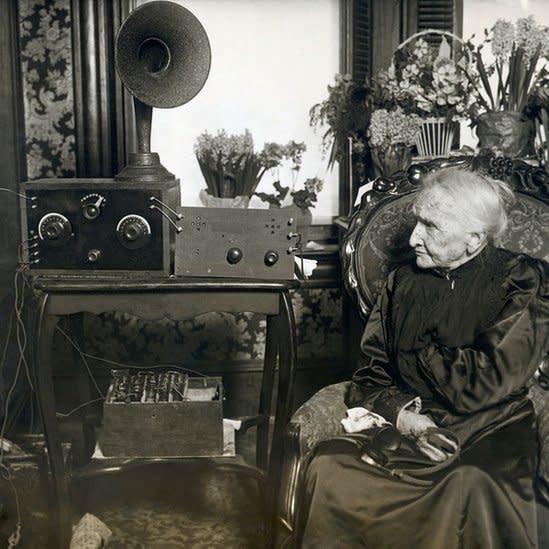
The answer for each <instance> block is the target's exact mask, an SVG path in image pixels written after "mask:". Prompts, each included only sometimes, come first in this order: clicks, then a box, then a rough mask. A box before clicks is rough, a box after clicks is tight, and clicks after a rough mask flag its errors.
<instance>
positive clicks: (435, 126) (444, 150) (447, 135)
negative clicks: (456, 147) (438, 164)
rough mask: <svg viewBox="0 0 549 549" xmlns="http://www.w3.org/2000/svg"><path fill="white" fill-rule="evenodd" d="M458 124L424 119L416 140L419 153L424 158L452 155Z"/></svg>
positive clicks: (435, 119)
mask: <svg viewBox="0 0 549 549" xmlns="http://www.w3.org/2000/svg"><path fill="white" fill-rule="evenodd" d="M455 131H456V123H453V122H448V121H447V120H446V118H424V119H423V120H422V121H421V131H420V132H419V135H418V137H417V139H416V147H417V153H418V155H419V156H421V157H424V158H440V157H445V156H448V155H449V154H450V150H451V149H452V142H453V140H454V134H455Z"/></svg>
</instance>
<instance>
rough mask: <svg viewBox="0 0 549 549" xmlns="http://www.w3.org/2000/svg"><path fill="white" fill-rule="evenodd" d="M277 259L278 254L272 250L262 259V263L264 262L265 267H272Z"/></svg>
mask: <svg viewBox="0 0 549 549" xmlns="http://www.w3.org/2000/svg"><path fill="white" fill-rule="evenodd" d="M278 259H279V255H278V252H275V251H274V250H269V251H268V252H267V253H266V254H265V257H264V258H263V261H264V262H265V265H267V267H272V266H273V265H274V264H275V263H276V262H277V261H278Z"/></svg>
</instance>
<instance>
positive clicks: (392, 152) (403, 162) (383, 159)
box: [371, 143, 412, 177]
mask: <svg viewBox="0 0 549 549" xmlns="http://www.w3.org/2000/svg"><path fill="white" fill-rule="evenodd" d="M371 155H372V165H373V172H374V177H390V176H391V175H393V174H394V173H396V172H399V171H403V170H407V169H408V167H409V166H410V164H411V162H412V150H411V149H410V147H407V146H406V145H404V144H403V143H397V144H395V145H388V146H385V147H372V149H371Z"/></svg>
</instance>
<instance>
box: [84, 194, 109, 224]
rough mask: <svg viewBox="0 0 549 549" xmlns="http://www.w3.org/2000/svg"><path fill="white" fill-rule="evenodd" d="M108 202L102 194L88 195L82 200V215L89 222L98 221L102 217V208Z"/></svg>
mask: <svg viewBox="0 0 549 549" xmlns="http://www.w3.org/2000/svg"><path fill="white" fill-rule="evenodd" d="M106 201H107V200H106V199H105V197H104V196H101V195H100V194H97V193H93V194H88V195H86V196H85V197H84V198H82V200H80V207H81V208H82V215H83V216H84V217H85V218H86V219H89V220H93V219H97V218H98V217H99V216H100V215H101V208H102V207H103V206H104V205H105V202H106Z"/></svg>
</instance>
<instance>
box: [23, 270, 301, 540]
mask: <svg viewBox="0 0 549 549" xmlns="http://www.w3.org/2000/svg"><path fill="white" fill-rule="evenodd" d="M29 282H30V286H31V288H32V290H33V299H32V304H33V306H32V307H31V308H30V311H31V313H32V317H31V321H30V322H31V326H30V330H32V332H33V333H31V334H29V340H30V341H31V342H33V349H32V351H33V368H34V376H35V382H36V389H37V397H38V401H39V405H40V411H41V416H42V422H43V427H44V433H45V436H46V445H47V449H48V456H49V465H50V470H51V475H52V485H53V496H54V503H55V508H54V509H53V513H52V532H53V535H52V540H51V543H52V546H53V547H55V548H56V549H63V548H65V547H69V542H70V536H71V525H72V516H71V506H70V498H69V495H70V493H69V478H68V475H67V472H66V470H65V464H64V459H63V454H62V447H61V437H60V433H59V427H58V424H57V419H56V403H55V395H54V385H53V378H52V360H53V358H54V357H53V356H52V355H53V337H54V334H55V331H56V328H57V325H58V322H59V320H60V318H61V317H62V316H65V315H76V316H73V317H72V318H79V317H78V315H80V317H81V314H82V313H92V314H100V313H105V312H111V311H118V312H125V313H129V314H131V315H135V316H137V317H139V318H142V319H146V320H160V319H162V318H169V319H172V320H184V319H189V318H192V317H194V316H197V315H199V314H202V313H206V312H213V311H223V312H229V313H236V312H241V311H246V312H253V313H258V314H264V315H266V317H267V334H266V345H265V360H264V369H263V376H262V382H261V390H260V397H259V403H258V414H257V416H254V418H251V422H252V423H253V424H256V425H257V429H258V430H257V454H256V461H257V466H258V467H260V468H262V469H265V470H269V471H270V475H271V477H272V475H276V472H277V471H278V467H279V463H278V462H279V460H280V457H281V455H280V454H281V442H282V434H283V430H284V427H285V425H286V424H287V422H288V420H289V417H290V413H291V406H292V394H293V385H294V378H295V367H296V335H295V319H294V314H293V309H292V304H291V300H290V295H289V290H290V289H292V288H294V287H296V286H297V282H295V281H281V282H278V281H256V280H240V279H188V278H171V277H164V278H160V277H157V278H154V277H153V278H150V279H147V280H143V279H141V280H136V279H122V278H118V279H115V278H96V279H92V278H85V277H81V278H76V277H56V278H54V277H52V278H47V277H34V278H30V280H29ZM277 364H278V387H277V399H276V408H275V410H274V414H275V421H274V428H273V439H272V445H271V447H272V450H271V453H270V456H269V455H268V437H269V417H270V416H271V413H272V412H273V411H272V410H271V403H272V401H273V399H272V396H273V390H274V376H275V370H276V366H277ZM275 483H276V481H275Z"/></svg>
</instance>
